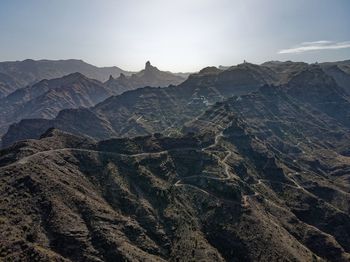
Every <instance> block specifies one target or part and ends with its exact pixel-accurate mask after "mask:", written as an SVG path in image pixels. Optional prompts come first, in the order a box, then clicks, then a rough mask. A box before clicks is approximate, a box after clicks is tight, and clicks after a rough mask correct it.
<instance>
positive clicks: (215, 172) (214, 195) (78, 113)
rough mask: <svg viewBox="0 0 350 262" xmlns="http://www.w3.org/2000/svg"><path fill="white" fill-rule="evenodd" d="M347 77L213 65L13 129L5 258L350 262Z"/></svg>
mask: <svg viewBox="0 0 350 262" xmlns="http://www.w3.org/2000/svg"><path fill="white" fill-rule="evenodd" d="M333 67H334V65H331V66H330V67H329V65H328V64H327V65H324V64H313V65H308V64H304V63H293V62H267V63H264V64H263V65H260V66H258V65H253V64H249V63H244V64H241V65H238V66H233V67H229V68H221V69H219V68H215V67H208V68H205V69H203V70H201V71H200V72H198V73H197V74H193V75H191V76H189V78H188V79H187V80H186V81H185V82H183V83H181V84H179V85H177V86H175V85H170V86H168V87H164V88H158V87H144V88H138V89H135V90H131V91H126V92H124V93H122V94H120V95H115V96H111V97H109V98H107V99H106V100H104V101H102V102H100V103H98V104H97V105H95V106H92V107H89V108H77V109H66V110H62V111H60V112H59V113H58V115H57V117H55V118H53V119H44V118H41V119H26V120H22V121H20V122H19V123H18V124H14V125H12V126H11V127H10V129H9V131H8V132H7V134H6V135H5V136H4V137H3V143H4V147H5V148H4V149H2V150H1V151H0V180H1V182H0V194H1V197H0V259H3V260H5V261H13V260H16V259H17V260H20V261H23V260H24V261H342V262H343V261H344V262H345V261H350V150H349V148H350V97H349V94H348V93H347V92H348V91H347V89H346V88H345V87H346V86H347V84H346V81H345V80H344V78H339V77H338V78H337V77H336V76H337V74H338V73H339V72H338V69H335V70H336V72H338V73H337V74H334V68H333ZM147 68H148V69H149V70H151V71H153V70H155V69H153V68H152V66H151V65H150V64H147V65H146V69H145V71H147ZM338 68H339V69H340V70H342V72H343V73H344V74H345V75H347V72H346V70H344V69H342V68H341V66H340V65H339V66H338ZM343 68H344V65H343ZM343 73H341V74H343ZM145 74H146V73H145ZM134 77H135V76H134ZM121 78H122V79H121ZM126 79H132V77H127V76H121V77H119V80H118V81H125V80H126ZM341 79H343V80H344V81H343V80H342V81H343V82H342V81H340V80H341ZM114 80H116V79H114V78H113V79H112V78H111V79H110V81H111V82H114ZM341 83H342V84H341ZM103 86H104V88H107V90H112V89H111V88H112V86H113V85H112V84H111V85H109V87H106V85H103ZM35 90H39V89H35ZM114 90H120V89H118V88H116V89H114ZM28 94H29V93H28Z"/></svg>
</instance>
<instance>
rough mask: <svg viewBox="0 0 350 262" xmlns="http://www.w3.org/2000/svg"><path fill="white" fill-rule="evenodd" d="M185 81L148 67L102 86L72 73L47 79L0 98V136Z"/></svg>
mask: <svg viewBox="0 0 350 262" xmlns="http://www.w3.org/2000/svg"><path fill="white" fill-rule="evenodd" d="M183 81H184V78H183V76H177V75H175V74H173V73H170V72H164V71H160V70H159V69H157V68H156V67H154V66H152V65H151V64H150V62H147V63H146V67H145V69H144V70H142V71H140V72H138V73H135V74H132V75H131V76H125V75H124V74H123V73H121V75H120V76H119V77H118V78H116V79H114V78H113V76H112V75H111V76H110V78H109V80H107V81H106V82H104V83H102V82H100V81H98V80H94V79H90V78H88V77H86V76H84V75H83V74H81V73H72V74H69V75H67V76H63V77H60V78H55V79H50V80H47V79H44V80H41V81H39V82H38V83H36V84H33V85H29V86H26V87H24V88H19V89H17V90H15V91H14V92H12V93H11V94H9V95H7V96H6V97H4V98H2V99H1V98H0V134H4V133H5V132H6V131H7V128H8V127H9V125H10V124H12V123H14V122H18V121H20V120H22V119H28V118H44V119H51V118H54V117H55V116H56V115H57V113H58V112H59V111H60V110H62V109H69V108H79V107H86V108H87V107H92V106H94V105H96V104H97V103H98V102H101V101H103V100H105V99H106V98H108V97H110V96H112V95H119V94H121V93H123V92H125V91H128V90H133V89H137V88H140V87H144V86H157V87H159V86H168V85H170V84H179V83H181V82H183Z"/></svg>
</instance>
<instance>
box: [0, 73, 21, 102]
mask: <svg viewBox="0 0 350 262" xmlns="http://www.w3.org/2000/svg"><path fill="white" fill-rule="evenodd" d="M19 87H20V85H19V84H18V83H17V81H16V80H15V79H13V78H12V77H10V76H8V75H6V74H4V73H0V99H1V98H3V97H6V96H7V95H9V94H11V93H12V92H13V91H15V90H16V89H18V88H19Z"/></svg>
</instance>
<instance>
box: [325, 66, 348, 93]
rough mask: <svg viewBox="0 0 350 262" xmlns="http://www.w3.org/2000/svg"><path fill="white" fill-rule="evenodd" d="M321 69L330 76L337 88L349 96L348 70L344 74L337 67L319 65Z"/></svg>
mask: <svg viewBox="0 0 350 262" xmlns="http://www.w3.org/2000/svg"><path fill="white" fill-rule="evenodd" d="M321 67H322V69H323V70H324V71H325V72H326V73H327V74H328V75H330V76H332V77H333V78H334V80H335V81H336V82H337V84H338V85H339V86H341V87H342V88H344V90H345V91H346V92H347V93H348V94H349V95H350V70H349V71H348V73H346V72H345V71H344V70H343V69H341V67H340V66H339V65H333V64H331V65H328V64H323V65H321ZM349 68H350V63H349Z"/></svg>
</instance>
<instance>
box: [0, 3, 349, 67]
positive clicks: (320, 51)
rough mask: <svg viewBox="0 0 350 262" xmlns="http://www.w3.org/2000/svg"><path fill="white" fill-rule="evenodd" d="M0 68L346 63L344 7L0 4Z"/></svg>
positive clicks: (276, 4) (281, 4) (198, 4)
mask: <svg viewBox="0 0 350 262" xmlns="http://www.w3.org/2000/svg"><path fill="white" fill-rule="evenodd" d="M0 33H1V39H0V61H13V60H24V59H27V58H30V59H69V58H75V59H82V60H84V61H86V62H88V63H91V64H94V65H97V66H118V67H121V68H123V69H126V70H133V71H136V70H140V69H141V68H143V67H144V64H145V61H147V60H150V61H151V62H152V64H153V65H156V66H157V67H159V68H160V69H163V70H170V71H177V72H180V71H182V72H187V71H197V70H199V69H201V68H203V67H206V66H219V65H224V66H228V65H234V64H238V63H242V62H243V60H246V61H248V62H252V63H262V62H264V61H269V60H282V61H284V60H293V61H305V62H309V63H313V62H316V61H317V62H322V61H337V60H346V59H350V1H349V0H307V1H305V0H291V1H289V0H176V1H170V0H0Z"/></svg>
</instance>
